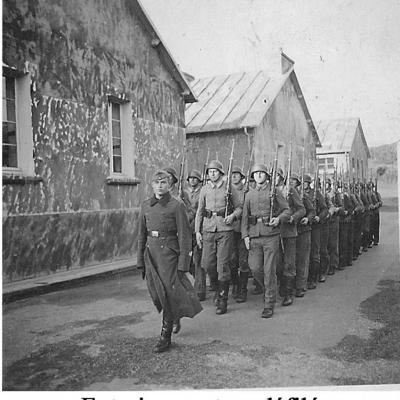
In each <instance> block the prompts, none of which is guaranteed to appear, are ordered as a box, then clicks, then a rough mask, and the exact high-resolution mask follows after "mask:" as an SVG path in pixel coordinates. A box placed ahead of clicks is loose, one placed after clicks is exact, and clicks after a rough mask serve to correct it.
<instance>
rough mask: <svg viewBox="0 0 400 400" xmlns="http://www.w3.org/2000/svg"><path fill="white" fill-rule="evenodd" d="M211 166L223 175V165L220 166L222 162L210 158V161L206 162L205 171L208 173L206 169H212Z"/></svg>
mask: <svg viewBox="0 0 400 400" xmlns="http://www.w3.org/2000/svg"><path fill="white" fill-rule="evenodd" d="M213 168H214V169H217V170H218V171H219V172H221V174H222V175H225V172H224V167H223V166H222V163H221V162H220V161H218V160H211V161H210V162H209V163H208V166H207V170H206V173H207V174H208V170H209V169H213Z"/></svg>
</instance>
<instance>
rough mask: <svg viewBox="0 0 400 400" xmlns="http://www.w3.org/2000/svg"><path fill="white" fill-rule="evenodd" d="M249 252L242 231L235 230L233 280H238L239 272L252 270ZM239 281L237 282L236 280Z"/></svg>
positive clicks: (232, 260)
mask: <svg viewBox="0 0 400 400" xmlns="http://www.w3.org/2000/svg"><path fill="white" fill-rule="evenodd" d="M248 258H249V252H248V250H247V249H246V245H245V244H244V240H243V239H242V234H241V232H235V231H234V232H233V246H232V258H231V277H232V280H235V281H236V280H237V278H238V272H239V271H240V272H250V268H249V263H248V261H247V260H248ZM235 283H237V282H235Z"/></svg>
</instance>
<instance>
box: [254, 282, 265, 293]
mask: <svg viewBox="0 0 400 400" xmlns="http://www.w3.org/2000/svg"><path fill="white" fill-rule="evenodd" d="M254 286H255V288H254V289H253V291H252V293H253V294H255V295H257V294H263V293H264V290H263V288H262V286H261V285H260V284H259V283H258V282H257V281H256V280H255V279H254Z"/></svg>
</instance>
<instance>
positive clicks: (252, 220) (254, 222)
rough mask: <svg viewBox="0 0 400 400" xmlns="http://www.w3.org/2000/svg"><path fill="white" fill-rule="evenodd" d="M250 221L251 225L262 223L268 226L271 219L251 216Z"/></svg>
mask: <svg viewBox="0 0 400 400" xmlns="http://www.w3.org/2000/svg"><path fill="white" fill-rule="evenodd" d="M248 221H249V224H250V225H256V224H257V222H262V223H263V224H264V225H268V224H269V217H257V216H256V215H249V217H248Z"/></svg>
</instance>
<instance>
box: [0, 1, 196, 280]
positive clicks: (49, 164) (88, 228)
mask: <svg viewBox="0 0 400 400" xmlns="http://www.w3.org/2000/svg"><path fill="white" fill-rule="evenodd" d="M193 101H195V97H194V95H193V92H192V91H191V89H190V87H189V85H188V83H187V81H186V79H185V77H184V75H183V74H182V72H181V71H180V70H179V68H178V66H177V64H176V63H175V61H174V59H173V58H172V56H171V54H170V53H169V52H168V50H167V49H166V47H165V45H164V44H163V42H162V40H161V38H160V36H159V34H158V33H157V31H156V29H155V27H154V26H153V24H152V22H151V21H150V19H149V18H148V16H147V15H146V13H145V11H144V9H143V7H142V6H141V5H140V3H139V2H138V1H137V0H119V1H112V2H104V1H95V0H71V1H60V0H41V1H34V0H5V1H4V2H3V281H4V282H10V281H16V280H22V279H26V278H31V277H38V276H42V275H47V274H50V273H53V272H58V271H64V270H69V269H72V268H81V267H87V266H90V265H93V264H100V263H109V262H114V261H116V260H127V262H130V263H132V260H131V258H132V255H133V254H134V251H135V242H136V232H137V223H136V221H137V215H138V206H139V204H140V202H141V201H142V200H143V199H145V198H146V197H147V196H148V195H149V193H150V187H149V186H148V184H147V183H148V179H149V177H150V176H151V174H152V173H153V171H154V169H155V168H157V167H161V166H163V165H166V164H171V163H174V162H175V161H176V159H177V158H179V157H180V156H181V154H182V151H183V148H184V144H185V123H184V121H185V115H184V112H185V104H186V103H191V102H193Z"/></svg>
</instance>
